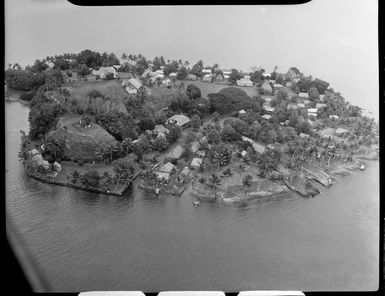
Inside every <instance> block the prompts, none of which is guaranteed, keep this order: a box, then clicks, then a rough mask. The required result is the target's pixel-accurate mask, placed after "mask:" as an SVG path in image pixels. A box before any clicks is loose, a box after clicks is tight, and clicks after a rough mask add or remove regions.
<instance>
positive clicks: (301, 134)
mask: <svg viewBox="0 0 385 296" xmlns="http://www.w3.org/2000/svg"><path fill="white" fill-rule="evenodd" d="M299 136H300V138H306V139H307V138H309V137H310V136H309V135H308V134H304V133H300V134H299Z"/></svg>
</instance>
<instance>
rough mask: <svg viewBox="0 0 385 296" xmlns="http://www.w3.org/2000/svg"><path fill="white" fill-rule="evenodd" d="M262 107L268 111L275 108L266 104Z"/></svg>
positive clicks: (272, 110) (271, 111)
mask: <svg viewBox="0 0 385 296" xmlns="http://www.w3.org/2000/svg"><path fill="white" fill-rule="evenodd" d="M263 109H264V110H265V111H267V112H269V113H273V112H274V111H275V108H274V107H270V106H267V105H263Z"/></svg>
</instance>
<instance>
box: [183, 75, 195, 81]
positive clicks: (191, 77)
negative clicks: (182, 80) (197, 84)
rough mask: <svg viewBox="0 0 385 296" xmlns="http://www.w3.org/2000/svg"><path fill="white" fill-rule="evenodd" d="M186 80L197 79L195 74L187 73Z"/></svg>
mask: <svg viewBox="0 0 385 296" xmlns="http://www.w3.org/2000/svg"><path fill="white" fill-rule="evenodd" d="M186 80H192V81H195V80H197V76H196V75H195V74H188V75H187V77H186Z"/></svg>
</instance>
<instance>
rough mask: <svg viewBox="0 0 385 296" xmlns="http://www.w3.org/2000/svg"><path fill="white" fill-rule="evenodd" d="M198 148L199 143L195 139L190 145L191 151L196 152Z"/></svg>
mask: <svg viewBox="0 0 385 296" xmlns="http://www.w3.org/2000/svg"><path fill="white" fill-rule="evenodd" d="M199 148H201V144H200V143H199V142H197V141H195V142H194V143H192V145H191V152H192V153H197V152H198V150H199Z"/></svg>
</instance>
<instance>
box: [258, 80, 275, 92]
mask: <svg viewBox="0 0 385 296" xmlns="http://www.w3.org/2000/svg"><path fill="white" fill-rule="evenodd" d="M261 88H262V89H263V92H264V93H272V92H273V88H272V87H271V85H270V83H269V81H267V80H265V81H263V83H262V86H261Z"/></svg>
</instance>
